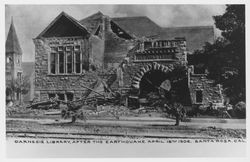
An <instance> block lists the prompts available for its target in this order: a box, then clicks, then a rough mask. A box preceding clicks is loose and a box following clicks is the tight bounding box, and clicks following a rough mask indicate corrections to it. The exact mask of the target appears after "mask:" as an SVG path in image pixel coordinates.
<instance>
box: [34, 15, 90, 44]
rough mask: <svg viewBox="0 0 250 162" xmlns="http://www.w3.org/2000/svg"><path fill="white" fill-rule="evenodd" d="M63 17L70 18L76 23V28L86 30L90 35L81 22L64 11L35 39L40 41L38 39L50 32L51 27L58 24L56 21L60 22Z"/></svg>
mask: <svg viewBox="0 0 250 162" xmlns="http://www.w3.org/2000/svg"><path fill="white" fill-rule="evenodd" d="M62 16H65V17H66V18H68V19H69V20H70V21H71V22H72V23H74V24H75V25H76V26H78V27H79V28H81V29H83V30H85V32H87V33H88V34H90V33H89V31H88V30H87V29H86V27H85V26H83V25H82V24H81V23H80V22H78V21H77V20H76V19H75V18H73V17H72V16H70V15H68V14H67V13H65V12H64V11H62V12H61V13H60V14H59V15H58V16H57V17H56V18H55V19H54V20H53V21H52V22H51V23H50V24H49V25H48V26H47V27H46V28H45V29H44V30H43V31H42V32H41V33H40V34H39V35H38V36H37V37H35V38H34V39H38V38H41V37H42V35H43V34H44V33H46V31H48V30H49V28H50V27H51V26H53V25H54V24H55V23H56V21H57V20H58V19H60V18H61V17H62Z"/></svg>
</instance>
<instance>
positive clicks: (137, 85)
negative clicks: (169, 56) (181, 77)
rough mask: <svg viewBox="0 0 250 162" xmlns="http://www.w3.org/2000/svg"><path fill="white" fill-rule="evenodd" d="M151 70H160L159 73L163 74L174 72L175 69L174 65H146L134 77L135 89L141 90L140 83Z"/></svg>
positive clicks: (133, 85) (155, 63)
mask: <svg viewBox="0 0 250 162" xmlns="http://www.w3.org/2000/svg"><path fill="white" fill-rule="evenodd" d="M151 70H158V71H161V72H163V73H169V72H172V71H173V70H174V67H173V65H168V66H165V65H162V64H159V63H157V62H153V63H149V64H146V65H145V66H143V67H142V68H140V70H138V72H137V73H136V74H135V75H134V76H133V78H132V87H133V88H135V89H139V88H140V82H141V80H142V78H143V76H144V75H145V74H146V73H147V72H149V71H151Z"/></svg>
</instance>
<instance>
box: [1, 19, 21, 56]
mask: <svg viewBox="0 0 250 162" xmlns="http://www.w3.org/2000/svg"><path fill="white" fill-rule="evenodd" d="M5 49H6V54H7V53H15V54H22V49H21V47H20V44H19V41H18V37H17V34H16V29H15V26H14V23H13V18H11V25H10V29H9V33H8V36H7V40H6V44H5Z"/></svg>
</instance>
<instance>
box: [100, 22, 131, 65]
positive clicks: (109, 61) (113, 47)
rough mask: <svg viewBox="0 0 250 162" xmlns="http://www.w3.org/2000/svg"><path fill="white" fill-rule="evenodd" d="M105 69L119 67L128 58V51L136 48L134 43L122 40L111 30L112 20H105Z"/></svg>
mask: <svg viewBox="0 0 250 162" xmlns="http://www.w3.org/2000/svg"><path fill="white" fill-rule="evenodd" d="M104 25H105V27H104V28H105V51H104V64H105V68H109V67H118V66H119V64H120V63H121V62H122V60H123V59H124V58H125V57H126V56H127V54H128V51H129V50H130V49H132V48H133V47H134V45H135V44H134V42H133V41H132V40H129V39H124V38H120V37H119V36H117V35H116V34H115V33H114V32H113V31H112V29H111V25H110V19H105V24H104Z"/></svg>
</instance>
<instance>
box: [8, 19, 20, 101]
mask: <svg viewBox="0 0 250 162" xmlns="http://www.w3.org/2000/svg"><path fill="white" fill-rule="evenodd" d="M5 58H6V60H5V76H6V100H7V101H8V100H12V101H20V102H21V100H22V99H21V94H20V93H18V92H13V91H12V90H11V89H12V88H11V87H12V84H13V83H15V82H16V83H21V81H22V73H23V71H22V49H21V47H20V44H19V41H18V37H17V33H16V29H15V26H14V23H13V19H12V20H11V25H10V29H9V32H8V36H7V40H6V44H5Z"/></svg>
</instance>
